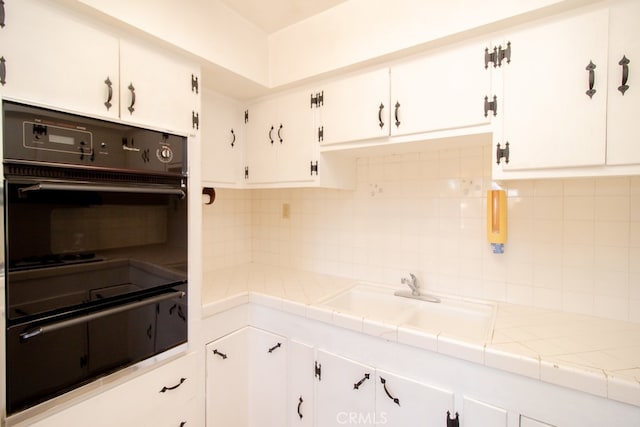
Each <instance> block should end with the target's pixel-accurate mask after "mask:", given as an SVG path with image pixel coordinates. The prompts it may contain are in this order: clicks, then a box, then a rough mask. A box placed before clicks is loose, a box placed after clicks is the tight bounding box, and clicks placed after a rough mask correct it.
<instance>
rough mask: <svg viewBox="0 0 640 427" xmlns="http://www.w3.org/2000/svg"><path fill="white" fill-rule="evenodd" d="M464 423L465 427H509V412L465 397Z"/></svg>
mask: <svg viewBox="0 0 640 427" xmlns="http://www.w3.org/2000/svg"><path fill="white" fill-rule="evenodd" d="M463 405H464V407H463V409H464V411H463V415H461V417H462V420H463V421H462V422H463V424H464V426H465V427H507V411H506V410H505V409H502V408H498V407H496V406H492V405H488V404H486V403H483V402H480V401H477V400H474V399H470V398H468V397H465V398H464V400H463Z"/></svg>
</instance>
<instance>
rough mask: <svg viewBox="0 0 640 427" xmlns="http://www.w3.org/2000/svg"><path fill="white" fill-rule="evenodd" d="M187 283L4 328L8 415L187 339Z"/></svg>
mask: <svg viewBox="0 0 640 427" xmlns="http://www.w3.org/2000/svg"><path fill="white" fill-rule="evenodd" d="M185 295H186V284H184V285H180V286H176V287H174V288H172V289H171V290H170V291H165V292H163V293H161V294H158V295H151V296H147V297H145V298H142V299H139V300H136V301H128V302H123V303H122V304H120V305H112V306H110V307H108V308H105V309H101V310H97V311H91V312H88V313H87V312H83V313H78V314H77V315H74V314H73V313H71V314H69V313H67V314H65V316H64V318H63V319H57V320H52V321H34V322H30V323H26V324H20V325H15V326H12V327H9V328H8V329H7V413H8V414H12V413H15V412H17V411H20V410H23V409H26V408H28V407H31V406H33V405H36V404H38V403H41V402H43V401H45V400H48V399H51V398H53V397H55V396H59V395H61V394H63V393H65V392H67V391H70V390H72V389H74V388H77V387H79V386H81V385H83V384H86V383H88V382H90V381H92V380H94V379H96V378H98V377H100V376H102V375H105V374H108V373H110V372H113V371H115V370H117V369H120V368H122V367H125V366H129V365H132V364H135V363H137V362H139V361H141V360H144V359H146V358H148V357H150V356H152V355H154V354H157V353H159V352H162V351H164V350H167V349H169V348H172V347H174V346H177V345H180V344H182V343H184V342H186V340H187V318H186V301H184V300H185V299H186V298H185Z"/></svg>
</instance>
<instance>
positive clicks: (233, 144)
mask: <svg viewBox="0 0 640 427" xmlns="http://www.w3.org/2000/svg"><path fill="white" fill-rule="evenodd" d="M231 136H232V137H233V140H232V141H231V147H234V146H235V145H236V134H235V132H234V131H233V129H231Z"/></svg>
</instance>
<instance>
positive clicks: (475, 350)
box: [438, 334, 484, 365]
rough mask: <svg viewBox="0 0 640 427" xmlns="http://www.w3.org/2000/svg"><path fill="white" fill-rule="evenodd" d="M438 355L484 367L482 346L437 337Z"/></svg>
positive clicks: (447, 337)
mask: <svg viewBox="0 0 640 427" xmlns="http://www.w3.org/2000/svg"><path fill="white" fill-rule="evenodd" d="M438 353H440V354H444V355H447V356H453V357H457V358H458V359H463V360H467V361H469V362H474V363H477V364H479V365H484V345H481V344H473V343H469V342H465V341H461V340H459V339H456V338H453V337H449V336H444V335H442V334H440V335H438Z"/></svg>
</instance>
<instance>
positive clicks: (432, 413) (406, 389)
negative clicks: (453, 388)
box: [376, 370, 454, 427]
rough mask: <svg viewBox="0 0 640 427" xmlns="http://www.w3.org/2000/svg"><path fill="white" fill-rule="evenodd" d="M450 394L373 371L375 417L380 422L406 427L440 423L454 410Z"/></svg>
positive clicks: (387, 373)
mask: <svg viewBox="0 0 640 427" xmlns="http://www.w3.org/2000/svg"><path fill="white" fill-rule="evenodd" d="M453 407H454V401H453V393H452V392H450V391H445V390H441V389H438V388H435V387H431V386H428V385H426V384H423V383H419V382H416V381H413V380H410V379H408V378H404V377H400V376H398V375H394V374H391V373H389V372H386V371H381V370H378V371H377V373H376V419H377V420H378V422H379V423H381V424H387V425H392V426H406V427H419V426H424V427H429V426H439V425H443V420H444V419H446V414H447V411H450V412H453Z"/></svg>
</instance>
